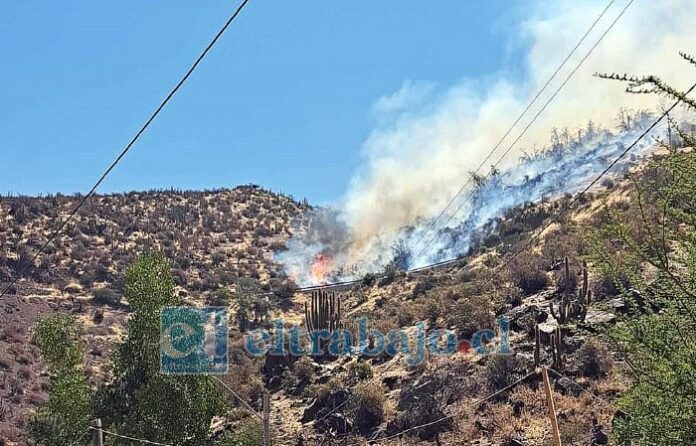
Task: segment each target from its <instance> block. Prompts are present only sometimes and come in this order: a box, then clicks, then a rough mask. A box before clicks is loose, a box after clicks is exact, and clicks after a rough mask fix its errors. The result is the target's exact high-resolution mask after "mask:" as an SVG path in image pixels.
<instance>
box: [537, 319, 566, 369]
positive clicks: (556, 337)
mask: <svg viewBox="0 0 696 446" xmlns="http://www.w3.org/2000/svg"><path fill="white" fill-rule="evenodd" d="M548 346H549V347H551V357H552V358H553V368H555V369H561V368H562V367H563V360H564V359H565V355H564V354H563V332H562V331H561V327H557V328H556V330H555V331H554V332H553V333H551V335H550V336H549V345H548ZM540 364H541V330H540V329H539V325H537V326H536V327H535V328H534V367H539V365H540Z"/></svg>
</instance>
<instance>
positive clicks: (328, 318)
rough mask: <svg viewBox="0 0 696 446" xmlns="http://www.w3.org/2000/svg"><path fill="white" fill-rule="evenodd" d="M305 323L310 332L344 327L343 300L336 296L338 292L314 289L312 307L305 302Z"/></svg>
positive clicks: (330, 331) (329, 330) (331, 330)
mask: <svg viewBox="0 0 696 446" xmlns="http://www.w3.org/2000/svg"><path fill="white" fill-rule="evenodd" d="M304 310H305V324H306V325H307V330H308V331H310V332H314V331H318V330H327V331H328V332H329V333H332V332H333V331H334V330H337V329H339V328H343V322H342V321H341V301H340V300H339V299H337V298H336V293H328V292H326V291H322V290H319V291H313V292H312V304H311V307H310V306H308V305H307V302H305V308H304Z"/></svg>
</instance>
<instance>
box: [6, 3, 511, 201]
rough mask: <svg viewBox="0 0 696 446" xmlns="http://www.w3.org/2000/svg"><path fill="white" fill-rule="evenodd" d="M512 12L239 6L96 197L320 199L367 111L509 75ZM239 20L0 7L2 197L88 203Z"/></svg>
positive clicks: (174, 7)
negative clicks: (199, 193) (118, 158)
mask: <svg viewBox="0 0 696 446" xmlns="http://www.w3.org/2000/svg"><path fill="white" fill-rule="evenodd" d="M511 3H512V2H508V1H497V2H496V1H490V2H469V1H462V0H438V1H437V2H422V1H412V0H379V1H366V0H353V1H339V2H332V1H318V0H307V1H303V2H286V1H261V0H252V1H251V3H250V4H249V5H248V7H247V8H246V9H245V11H244V12H243V13H242V15H241V16H240V17H239V19H238V20H237V21H236V22H235V24H234V25H233V26H232V27H231V28H230V29H229V30H228V32H227V33H226V34H225V35H224V37H223V38H222V40H221V41H220V42H219V43H218V45H217V46H216V47H215V48H214V50H213V51H212V52H211V53H210V54H209V56H208V58H207V59H206V60H205V61H204V63H203V64H202V65H201V66H200V67H199V69H198V70H197V71H196V72H195V74H194V75H193V76H192V78H191V79H190V80H189V82H188V83H187V84H186V85H185V87H184V88H183V89H182V90H181V91H180V93H179V94H178V95H177V96H176V97H175V99H174V100H173V101H172V102H171V103H170V104H169V106H168V108H167V109H165V110H164V112H163V113H162V114H161V115H160V116H159V118H158V120H157V121H155V123H154V124H153V125H152V126H151V127H150V129H149V130H148V132H147V133H146V134H145V135H144V136H143V137H142V138H141V140H140V141H139V142H138V143H137V144H136V145H135V146H134V148H133V149H132V151H131V152H130V153H129V155H128V156H127V157H126V158H125V160H124V161H123V162H122V163H121V164H120V165H119V166H118V167H117V169H116V170H115V171H114V172H113V173H112V175H111V176H110V177H109V178H108V179H107V181H106V182H105V183H104V185H103V186H102V188H101V189H100V192H112V191H125V190H143V189H150V188H168V187H170V186H174V187H178V188H184V189H203V188H213V187H234V186H236V185H239V184H245V183H250V182H252V183H257V184H261V185H263V186H265V187H270V188H272V189H274V190H282V191H284V192H287V193H291V194H293V195H294V196H295V197H297V198H301V197H307V198H308V199H309V200H310V201H312V202H315V203H322V202H327V201H330V200H333V199H335V198H337V197H339V196H340V195H341V194H342V193H343V192H344V191H345V189H346V186H347V184H348V182H349V180H350V178H351V176H352V175H353V174H354V172H355V171H356V170H357V169H358V168H359V166H360V163H361V146H362V143H363V142H364V141H365V139H366V138H367V136H368V135H369V134H370V130H371V128H372V126H373V125H374V123H373V122H372V121H371V118H370V109H371V107H372V105H373V104H374V103H375V102H376V101H377V100H378V99H379V98H380V97H382V96H384V95H389V94H392V93H394V92H395V91H397V90H399V88H400V87H401V85H402V84H403V82H404V81H409V80H412V81H419V80H425V81H429V82H434V83H436V84H438V85H444V86H446V85H449V84H451V83H453V82H456V81H459V80H461V79H463V78H480V77H486V76H489V75H493V74H495V73H498V72H500V70H507V71H511V73H508V74H512V75H513V76H514V75H515V70H516V69H517V68H516V67H519V66H521V64H520V63H519V60H518V59H519V57H520V56H519V54H518V53H519V52H518V51H512V50H511V49H510V44H511V42H510V36H511V35H512V26H514V24H515V14H516V13H517V12H516V11H515V10H514V8H511ZM236 6H237V2H228V1H225V2H223V1H193V0H188V1H180V0H169V1H167V2H152V1H144V0H143V1H122V0H119V1H111V0H110V1H98V2H85V1H62V2H36V1H20V0H8V1H4V2H2V3H1V4H0V54H2V57H3V64H2V69H0V85H1V87H0V88H1V89H2V95H1V96H0V97H1V98H2V102H1V103H0V166H2V175H1V176H0V192H1V193H3V194H4V193H7V192H15V193H22V194H30V195H35V194H38V193H44V192H63V193H72V192H76V191H81V192H86V191H87V190H89V188H90V187H91V185H92V184H93V183H94V181H95V180H96V178H97V177H98V176H99V175H100V174H101V172H102V171H103V169H104V168H105V166H106V165H108V164H109V163H110V162H111V160H112V159H113V158H114V157H115V155H116V154H117V153H118V152H119V151H120V150H121V149H122V147H123V145H124V144H125V143H126V142H127V141H128V140H129V139H130V138H131V137H132V135H133V134H134V133H135V131H137V129H138V128H139V127H140V126H141V125H142V123H143V121H144V120H145V119H146V118H147V116H148V115H149V114H150V113H151V112H152V111H153V109H154V107H155V106H156V105H157V104H158V103H159V102H160V101H161V100H162V99H163V97H164V96H165V95H166V93H167V92H168V91H169V89H170V88H171V87H172V86H173V84H174V83H175V82H176V81H177V80H178V79H179V78H180V77H181V76H182V74H183V73H184V71H185V70H186V69H187V68H188V66H189V65H190V64H191V62H192V61H193V60H194V59H195V57H196V56H197V55H198V53H199V52H200V51H201V49H202V48H203V47H204V46H205V45H206V44H207V42H208V41H209V40H210V38H211V37H212V35H213V34H214V33H215V32H216V31H217V29H218V28H219V27H220V26H221V24H222V23H223V22H224V21H225V20H226V18H227V17H228V16H229V14H230V12H231V11H232V10H233V9H234V8H235V7H236ZM513 43H514V42H513Z"/></svg>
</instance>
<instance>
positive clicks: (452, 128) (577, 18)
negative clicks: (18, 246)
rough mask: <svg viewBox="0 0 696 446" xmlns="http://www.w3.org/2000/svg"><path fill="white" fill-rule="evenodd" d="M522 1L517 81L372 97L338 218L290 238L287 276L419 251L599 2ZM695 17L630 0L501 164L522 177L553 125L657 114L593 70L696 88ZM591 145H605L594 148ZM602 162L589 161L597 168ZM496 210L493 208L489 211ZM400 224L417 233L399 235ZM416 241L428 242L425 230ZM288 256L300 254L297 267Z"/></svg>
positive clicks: (607, 148)
mask: <svg viewBox="0 0 696 446" xmlns="http://www.w3.org/2000/svg"><path fill="white" fill-rule="evenodd" d="M528 4H529V5H528V8H527V11H528V12H527V16H526V17H524V18H523V19H522V20H521V21H520V22H519V23H518V24H517V27H516V29H515V30H514V33H513V34H514V36H515V39H516V40H518V41H522V42H526V44H527V45H526V50H525V58H524V60H525V66H524V75H523V76H522V77H521V78H512V77H510V76H506V72H505V70H504V67H503V68H501V72H500V73H497V74H494V75H493V76H490V77H488V78H486V79H467V78H464V79H462V80H461V81H459V82H457V83H455V84H454V85H451V86H439V85H436V84H434V83H431V82H429V81H404V83H403V84H402V86H401V88H400V89H399V90H397V91H396V92H394V93H392V94H388V95H385V96H383V97H381V98H379V99H378V100H377V101H376V102H375V104H374V105H373V107H372V109H371V110H370V113H371V117H372V120H373V125H374V127H373V130H372V132H371V133H370V136H369V137H368V138H367V140H366V141H365V143H364V145H363V148H362V156H363V163H362V167H361V169H360V170H359V171H358V172H357V173H356V174H355V176H354V177H353V178H352V180H351V182H350V185H349V188H348V190H347V192H346V194H345V196H344V197H343V198H342V200H341V201H340V202H339V203H337V204H336V206H335V208H336V209H337V211H336V212H334V213H332V214H331V218H330V219H328V220H327V219H326V218H324V217H325V216H324V217H322V218H321V219H318V220H317V221H319V220H321V221H322V223H321V226H322V227H323V229H322V230H321V231H318V230H317V231H315V232H314V233H313V234H314V235H313V236H310V237H306V236H305V237H304V238H303V237H300V238H298V239H294V240H291V242H290V243H289V245H288V247H289V251H288V252H286V253H283V254H281V255H279V256H278V259H279V260H280V261H281V262H284V263H285V264H286V267H287V269H288V271H289V272H290V273H291V274H292V275H295V276H298V275H302V274H303V272H304V273H306V272H307V270H308V268H311V266H308V265H311V263H312V262H313V255H314V254H316V253H317V252H322V251H326V250H327V249H328V251H329V254H330V255H331V257H332V258H333V262H334V263H335V266H337V265H340V264H344V263H355V262H358V263H363V264H364V265H367V269H369V268H374V267H376V266H379V264H380V262H381V263H384V261H385V260H388V257H389V255H390V254H389V252H385V251H388V246H389V244H391V243H394V242H396V241H398V240H402V241H403V242H405V243H406V245H407V247H408V248H409V251H410V252H412V253H413V254H415V253H416V252H418V248H419V247H417V246H412V245H415V244H416V240H417V239H419V238H420V236H414V234H419V231H421V230H422V229H423V226H424V225H425V224H427V222H428V221H429V220H430V219H432V218H434V217H436V216H437V214H438V213H439V212H440V211H441V210H442V209H443V208H444V207H445V206H446V204H447V203H448V202H449V200H450V199H451V198H452V197H453V196H454V195H455V194H456V192H457V191H458V190H459V189H460V188H461V187H462V185H463V184H464V183H465V182H466V181H467V179H468V178H469V172H472V171H474V170H475V169H476V168H477V167H478V166H479V165H480V164H481V162H482V161H483V160H484V158H485V157H486V156H487V155H488V153H489V151H490V150H491V149H492V148H493V147H494V146H495V144H496V143H497V142H498V140H499V139H500V138H501V137H502V135H503V134H504V133H505V131H506V130H507V128H508V127H509V126H510V124H512V122H513V120H514V119H515V117H516V116H517V115H519V113H520V112H521V111H522V110H523V109H524V107H525V106H526V104H527V103H528V102H529V100H531V98H532V97H533V95H534V94H535V93H536V92H537V91H538V90H539V89H540V88H541V87H542V85H543V84H544V83H545V82H546V80H547V79H548V78H549V76H550V75H551V74H552V73H553V71H554V70H555V69H556V67H557V66H558V65H559V64H560V62H561V61H562V60H563V58H564V57H565V56H566V55H567V54H568V53H569V52H570V50H571V49H572V48H573V47H574V46H575V45H576V43H577V41H578V40H579V38H580V37H581V36H582V35H583V34H584V33H585V31H586V30H587V28H588V27H589V26H590V24H591V23H592V22H593V21H594V20H595V19H596V17H597V16H598V15H599V14H600V12H601V11H602V9H603V8H604V7H605V6H606V2H605V1H594V0H592V1H582V2H572V1H568V0H561V1H558V2H553V4H550V2H541V1H534V2H528ZM626 4H627V1H615V2H614V4H613V5H612V7H611V8H610V10H609V11H608V12H607V14H606V15H605V16H604V17H603V19H602V20H601V21H600V22H599V23H598V24H597V26H596V27H595V29H594V30H593V32H592V33H591V34H590V35H589V36H588V38H587V39H586V40H585V42H584V43H583V45H582V46H581V47H580V48H579V49H578V51H577V52H576V53H575V55H574V56H573V58H572V59H571V60H570V61H569V62H568V63H567V65H566V66H565V67H564V69H563V70H562V71H561V72H560V73H559V74H558V76H557V77H556V79H555V80H554V81H553V82H552V83H551V84H550V85H549V87H548V88H547V90H546V92H545V93H544V94H543V95H542V96H541V97H540V98H539V100H538V101H537V102H536V103H535V105H534V106H533V107H532V108H531V109H530V110H529V112H528V113H527V115H526V116H525V117H524V118H523V119H522V121H521V122H520V123H519V124H518V125H517V126H516V127H515V129H513V131H512V132H511V133H510V135H509V136H508V138H507V139H506V140H505V141H504V142H503V143H502V144H501V146H500V147H499V148H498V151H497V152H496V153H495V154H494V155H493V156H492V157H491V159H490V160H489V161H488V162H487V165H485V167H484V169H482V171H481V172H479V174H481V175H484V174H486V173H488V171H489V167H488V166H489V165H491V164H493V163H494V162H496V161H497V160H498V159H499V157H500V156H501V155H502V153H503V152H504V151H505V150H506V149H507V148H508V146H509V144H511V143H512V141H513V140H514V139H515V138H516V137H517V135H518V134H519V133H520V132H521V130H522V129H523V128H524V127H525V126H526V125H527V123H528V122H529V120H530V119H531V118H532V117H533V116H534V115H535V114H536V112H537V111H538V110H539V108H540V107H542V105H543V104H544V102H545V101H546V100H547V98H548V97H550V96H551V94H553V92H554V91H555V90H556V88H558V86H559V85H560V84H561V83H562V82H563V80H564V79H565V78H566V77H567V76H568V74H569V73H570V72H571V71H572V69H573V68H574V67H575V66H576V64H577V63H578V62H579V61H580V59H581V58H582V57H583V56H584V55H585V53H586V52H587V51H588V50H589V49H590V47H591V46H592V45H593V44H594V43H595V42H596V41H597V39H598V38H599V37H600V35H601V34H602V33H603V32H604V31H605V30H606V29H607V27H608V26H609V24H610V23H611V22H612V21H613V20H614V19H615V18H616V16H617V15H618V14H619V12H620V11H621V10H622V9H623V8H624V7H625V5H626ZM693 10H696V0H665V1H660V2H648V1H644V0H636V1H635V2H634V3H633V4H632V6H631V7H630V8H629V9H628V10H627V12H626V13H625V15H624V16H623V17H622V18H621V19H620V20H619V22H618V23H617V24H616V26H615V27H614V28H613V29H612V30H611V31H610V32H609V34H608V35H607V36H606V37H605V38H604V40H603V41H602V42H601V43H600V45H599V46H598V47H597V48H596V49H595V50H594V52H593V53H592V55H591V56H590V57H589V58H588V59H587V60H586V61H585V63H584V64H583V66H582V67H581V68H580V69H579V70H578V72H577V73H575V75H574V77H573V79H571V80H570V82H568V84H567V85H566V86H565V88H564V89H563V90H562V91H561V92H560V94H559V95H558V96H557V97H556V98H555V100H554V102H552V103H551V105H550V106H549V107H548V108H547V109H546V110H545V111H544V113H543V114H542V115H541V117H540V118H539V119H538V120H537V121H536V122H535V123H534V124H533V125H532V127H531V128H530V129H529V131H528V132H527V134H526V135H525V136H524V137H523V138H522V139H521V140H520V142H519V143H518V144H517V145H516V148H515V150H513V151H512V152H511V153H510V155H509V156H508V157H507V158H506V159H505V160H504V161H503V162H502V164H501V166H500V167H502V168H503V169H504V170H505V171H506V172H508V174H509V175H511V176H513V177H514V176H515V175H518V176H519V174H522V175H528V174H529V172H528V171H525V172H521V171H520V170H519V168H517V170H515V169H516V168H515V165H516V164H517V162H518V159H519V157H520V155H521V154H522V153H523V152H522V149H525V150H526V151H527V152H533V151H534V149H535V148H541V147H543V146H547V145H548V142H549V139H550V134H551V131H552V129H554V128H556V129H563V128H568V129H569V130H570V132H571V133H574V134H576V133H577V130H578V129H580V128H583V129H584V128H585V127H586V125H587V123H588V121H590V120H591V121H593V122H595V123H597V124H599V125H600V126H602V127H604V128H611V127H613V126H614V123H615V117H616V115H617V113H618V112H619V110H620V109H622V108H629V109H633V110H638V109H648V110H653V111H654V110H655V109H656V104H657V103H658V101H656V98H655V96H651V95H629V94H626V93H625V92H624V90H623V85H620V84H617V83H615V82H609V81H606V80H601V79H598V78H596V77H594V76H593V74H594V73H596V72H617V73H621V74H623V73H629V74H637V75H643V74H655V75H658V76H660V77H661V78H663V79H664V80H665V81H667V82H669V83H671V84H672V85H674V86H676V87H678V88H686V86H687V85H688V84H690V83H691V82H693V76H694V72H693V70H692V69H691V67H690V66H689V65H688V64H686V63H685V62H684V61H683V60H682V59H681V58H680V56H679V54H678V52H679V51H686V52H690V51H694V49H696V33H693V31H692V30H693V23H690V20H689V18H688V14H686V12H687V11H693ZM629 133H632V132H629ZM628 136H633V135H632V134H631V135H628V134H627V135H613V136H609V135H608V134H602V136H598V137H597V139H592V138H586V139H585V140H584V144H586V146H584V147H583V149H582V150H585V151H590V152H591V153H594V154H596V155H597V157H598V158H593V159H592V160H590V161H598V160H601V159H604V158H603V157H605V156H609V155H611V154H612V153H615V152H617V151H618V150H619V149H620V148H621V147H622V145H623V144H625V142H626V138H628ZM612 138H613V139H612ZM598 144H600V145H602V144H603V148H602V149H601V150H598ZM576 149H577V150H578V151H577V153H575V155H574V156H575V157H574V158H573V157H571V158H572V162H578V163H579V162H588V159H586V158H587V157H584V156H583V154H582V151H581V150H580V149H579V148H576ZM560 161H562V160H560ZM556 162H559V160H556ZM569 162H570V161H569ZM545 165H547V166H548V168H549V169H552V168H553V167H554V166H553V165H548V164H544V163H543V162H541V161H539V162H538V163H537V164H534V165H533V166H532V165H531V164H529V165H525V166H523V167H524V168H525V169H527V170H529V169H530V168H532V167H533V168H534V169H539V168H541V167H542V166H545ZM600 167H601V166H600V165H599V164H597V165H596V168H597V169H599V170H601V169H600ZM565 168H566V169H568V168H570V166H569V165H568V166H565ZM562 170H563V169H561V171H562ZM535 173H539V172H535ZM541 173H543V172H541ZM588 173H589V174H591V173H592V172H588ZM577 186H578V185H577V184H573V185H572V187H577ZM568 187H569V188H571V185H568ZM524 190H526V189H524V188H521V189H520V191H524ZM567 191H568V190H558V191H556V192H558V193H561V192H567ZM538 192H539V191H538V190H537V191H536V192H532V191H528V193H529V196H526V197H525V196H519V197H518V198H519V200H521V202H524V201H529V200H533V199H535V198H536V199H538V198H539V197H538V196H537V193H538ZM548 192H549V191H548V190H545V193H548ZM489 198H490V199H491V200H495V199H496V197H493V196H491V197H489ZM459 204H460V203H459V202H458V203H456V205H457V206H458V205H459ZM514 204H515V203H511V205H514ZM477 205H478V206H481V205H482V203H478V204H477ZM457 206H454V208H456V207H457ZM484 207H485V206H484ZM502 209H504V208H496V210H497V211H500V210H502ZM473 211H475V209H473V208H472V206H469V205H467V203H464V206H463V212H461V215H457V216H455V218H452V221H451V223H450V224H449V225H448V226H449V227H450V228H458V227H459V228H461V224H462V222H464V221H466V220H467V219H469V221H471V213H472V212H473ZM495 216H496V215H492V217H495ZM317 226H318V225H317ZM407 227H411V228H415V229H410V230H409V231H410V232H408V234H407V235H404V234H405V232H404V228H407ZM473 228H475V226H474V227H473ZM468 229H471V228H470V227H469V228H468ZM385 233H386V234H394V236H393V237H390V236H388V235H387V236H386V238H385V236H381V240H380V241H379V242H376V241H375V240H376V239H380V235H381V234H385ZM421 235H423V234H421ZM433 235H434V234H433ZM424 238H425V239H426V240H427V239H429V238H430V237H429V235H428V234H425V235H424ZM347 241H353V242H354V243H352V244H351V246H350V248H349V249H348V250H347V251H346V250H345V249H342V247H340V246H338V245H339V244H341V243H345V242H347ZM465 246H466V245H462V246H458V247H457V249H459V248H463V247H465ZM437 249H438V250H437V251H434V252H429V253H424V255H423V257H422V258H420V259H411V261H410V262H409V264H408V266H410V267H413V266H419V264H421V263H423V262H425V261H436V260H442V258H441V257H442V256H443V255H444V254H438V252H439V253H443V252H444V251H443V249H442V246H439V247H437ZM343 251H346V252H343ZM445 251H448V253H449V254H452V253H453V254H454V255H456V254H458V253H456V252H453V251H452V250H445ZM293 256H294V257H299V258H300V259H301V263H298V261H297V260H296V259H294V258H293ZM336 257H341V259H336ZM300 281H301V282H307V280H300ZM310 281H311V280H310Z"/></svg>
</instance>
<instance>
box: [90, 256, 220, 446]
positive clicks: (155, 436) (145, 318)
mask: <svg viewBox="0 0 696 446" xmlns="http://www.w3.org/2000/svg"><path fill="white" fill-rule="evenodd" d="M125 298H126V300H127V301H128V302H129V304H130V305H131V306H132V307H133V310H134V312H133V314H132V316H131V318H130V319H129V321H128V336H127V337H126V339H125V341H124V342H123V343H122V344H121V345H119V346H118V347H117V348H116V352H115V358H114V364H113V369H114V380H113V382H112V383H111V384H110V385H108V386H106V387H105V388H103V389H101V390H100V392H99V395H98V398H97V411H98V413H99V415H100V417H101V418H102V419H103V420H104V422H105V423H106V425H107V426H109V427H110V428H111V429H113V430H116V431H117V432H119V433H121V434H124V435H129V436H132V437H137V438H143V439H146V440H150V441H157V442H161V443H174V444H179V445H185V446H186V445H191V446H194V445H196V446H197V445H200V444H203V443H204V442H205V440H206V439H207V436H208V431H209V429H210V423H211V420H212V418H213V417H214V416H216V415H221V414H222V413H223V411H224V399H223V395H222V393H221V391H220V389H219V388H218V386H217V385H216V383H215V382H214V381H212V380H211V379H210V378H209V377H206V376H179V375H166V374H163V373H161V371H160V362H159V358H160V356H159V355H160V348H159V339H160V316H161V312H162V308H163V307H166V306H175V305H178V304H179V303H180V301H179V298H178V297H177V296H176V295H175V293H174V279H173V277H172V273H171V271H170V265H169V262H167V260H166V259H165V258H164V256H163V255H162V254H161V253H158V252H151V253H147V254H144V255H142V256H141V257H139V258H138V259H137V260H136V261H135V263H134V264H133V265H132V266H131V267H130V268H129V269H128V271H127V272H126V285H125ZM117 444H121V443H117ZM123 444H129V443H123Z"/></svg>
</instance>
